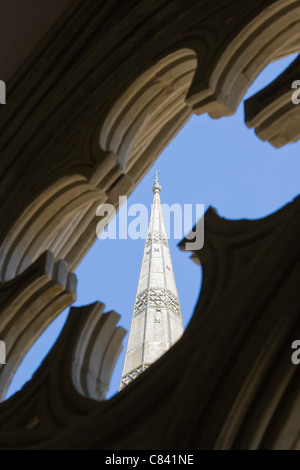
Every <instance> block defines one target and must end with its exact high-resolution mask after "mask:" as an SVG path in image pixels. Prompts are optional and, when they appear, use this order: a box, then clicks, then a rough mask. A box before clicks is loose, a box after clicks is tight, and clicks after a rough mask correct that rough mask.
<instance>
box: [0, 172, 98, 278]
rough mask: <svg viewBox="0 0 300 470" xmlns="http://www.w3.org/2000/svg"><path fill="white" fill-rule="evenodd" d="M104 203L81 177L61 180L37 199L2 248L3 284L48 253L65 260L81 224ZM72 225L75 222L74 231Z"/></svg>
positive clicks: (0, 258) (95, 190) (18, 221)
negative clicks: (94, 204)
mask: <svg viewBox="0 0 300 470" xmlns="http://www.w3.org/2000/svg"><path fill="white" fill-rule="evenodd" d="M105 199H106V195H105V193H104V192H103V191H101V190H100V189H98V188H97V187H95V186H93V185H91V184H89V183H88V181H87V180H86V178H84V177H82V176H79V175H74V176H69V177H65V178H62V179H60V180H59V181H57V182H56V183H54V184H53V185H52V186H50V187H49V188H48V189H47V190H45V191H44V192H43V193H42V194H40V195H39V196H38V197H37V198H35V199H34V201H33V202H32V203H31V204H30V205H29V206H28V207H27V209H26V210H25V211H24V212H23V214H22V215H21V217H20V218H19V219H18V220H17V221H16V222H15V224H14V225H13V227H12V228H11V230H10V231H9V232H8V234H7V236H6V238H5V240H4V242H3V243H2V246H1V248H0V266H1V280H2V282H5V281H8V280H10V279H13V278H14V276H16V275H18V274H20V273H21V272H23V271H24V270H25V269H26V268H28V266H30V265H31V263H32V262H34V261H35V260H36V259H37V258H38V257H39V256H40V255H41V254H42V253H43V252H44V251H45V250H46V249H47V250H49V251H53V253H54V254H55V256H56V257H57V258H59V257H62V256H61V255H62V254H63V249H64V247H65V245H66V244H68V243H70V241H71V240H72V239H74V237H75V236H76V230H77V229H79V228H82V226H81V225H80V222H81V224H82V223H83V220H82V219H83V218H84V215H85V213H86V212H87V210H88V209H89V207H90V206H91V204H92V203H93V202H95V201H97V203H98V204H99V203H100V202H103V201H104V200H105ZM74 219H75V220H77V222H75V221H74ZM70 221H73V224H72V226H71V227H70V225H69V224H70ZM70 239H71V240H70Z"/></svg>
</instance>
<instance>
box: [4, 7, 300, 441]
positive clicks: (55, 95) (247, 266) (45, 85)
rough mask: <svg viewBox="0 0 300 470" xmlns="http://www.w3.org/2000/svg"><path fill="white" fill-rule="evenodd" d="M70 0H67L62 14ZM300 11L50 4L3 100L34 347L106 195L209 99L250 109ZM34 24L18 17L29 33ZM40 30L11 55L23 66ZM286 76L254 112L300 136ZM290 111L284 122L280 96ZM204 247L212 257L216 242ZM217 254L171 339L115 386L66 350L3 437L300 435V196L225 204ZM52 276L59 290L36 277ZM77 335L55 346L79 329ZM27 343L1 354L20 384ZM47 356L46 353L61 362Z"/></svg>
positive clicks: (137, 173)
mask: <svg viewBox="0 0 300 470" xmlns="http://www.w3.org/2000/svg"><path fill="white" fill-rule="evenodd" d="M44 3H45V5H46V4H47V5H48V6H49V3H47V0H45V2H44ZM53 3H54V2H53ZM67 3H68V2H67V1H66V2H61V3H60V5H58V3H57V2H55V7H53V12H52V14H51V15H49V24H50V23H51V22H52V23H53V21H54V19H55V16H57V15H58V13H59V10H60V8H62V5H63V4H64V5H67ZM43 8H46V6H45V7H43ZM28 11H29V10H28ZM43 11H45V10H43ZM1 21H6V18H5V15H0V25H1ZM33 23H34V22H33ZM299 23H300V4H299V1H298V0H297V1H296V0H253V1H251V2H248V3H247V4H245V3H244V4H243V5H242V6H241V2H240V1H239V0H226V1H224V0H222V1H221V0H220V1H215V2H211V1H208V0H186V1H185V2H182V1H181V0H174V1H172V2H165V1H163V0H158V1H156V2H151V1H143V2H141V1H138V0H133V1H130V2H124V1H123V2H121V1H120V0H112V1H110V2H98V1H97V0H74V1H72V2H71V3H70V6H69V7H68V8H67V9H66V10H65V11H64V13H63V14H62V15H61V16H60V18H59V19H58V20H57V22H56V23H55V24H54V26H53V27H52V28H51V29H50V30H49V31H48V32H47V34H46V35H45V36H44V38H43V39H42V40H39V38H40V36H41V34H42V32H43V31H46V29H47V21H46V20H43V22H42V23H41V29H40V31H39V32H38V31H35V32H34V34H32V35H30V38H29V39H30V41H33V42H32V43H31V44H32V45H33V44H34V42H38V44H37V47H36V48H35V49H34V50H32V53H31V55H30V56H28V58H27V59H26V61H24V63H23V65H22V66H21V67H20V68H19V69H18V70H17V72H16V73H15V74H14V75H13V76H12V77H11V79H10V80H8V82H7V104H5V105H3V106H2V105H1V109H0V117H1V135H0V154H1V160H0V181H1V185H0V198H1V205H0V216H1V226H0V280H1V282H2V286H1V289H0V296H1V301H2V299H3V302H2V307H1V308H3V310H2V311H1V317H0V321H1V322H3V330H2V331H4V328H7V327H8V326H7V325H9V322H10V320H11V319H12V318H13V319H14V320H13V321H14V324H15V326H16V327H15V331H14V332H13V333H10V336H9V338H10V340H9V341H11V345H10V346H9V348H12V347H17V346H16V345H17V341H18V340H19V339H20V338H23V339H22V341H21V342H20V345H22V351H20V350H18V351H19V353H20V354H21V355H22V354H24V351H27V350H28V349H29V347H30V345H31V344H32V337H29V336H26V335H25V336H22V335H23V333H24V331H29V330H28V328H27V329H26V328H25V326H26V325H25V326H24V322H25V323H26V321H27V320H26V319H28V318H30V315H34V316H35V318H36V324H35V325H36V329H34V332H35V333H34V337H36V336H37V335H38V334H39V333H40V332H41V331H43V330H44V329H45V327H46V326H47V325H48V324H49V322H50V321H51V319H53V318H54V317H55V315H56V314H57V313H58V311H60V308H61V307H62V304H61V303H59V306H57V305H56V304H55V302H56V298H57V296H58V295H62V296H65V295H66V296H67V297H68V298H65V300H64V302H66V303H69V302H70V301H72V299H73V297H74V293H75V291H74V289H73V288H72V289H71V288H69V287H68V280H70V276H71V277H72V275H71V274H70V273H69V270H71V271H72V270H74V269H75V268H76V266H78V264H79V263H80V261H81V260H82V259H83V257H84V255H85V253H86V252H87V251H88V250H89V248H90V247H91V246H92V244H93V243H94V241H95V240H96V224H97V223H98V220H97V217H96V216H95V214H96V208H97V206H98V204H100V203H102V202H108V203H112V204H113V205H114V206H115V207H116V208H118V203H119V196H120V195H129V194H131V192H132V191H133V190H134V188H135V187H136V185H137V184H138V182H139V181H140V180H141V179H142V178H143V176H144V175H145V173H146V172H147V170H148V169H149V168H150V167H151V165H152V164H153V162H154V161H155V159H156V158H157V157H158V155H159V154H160V153H161V151H162V150H163V149H164V148H165V146H166V145H167V144H168V143H169V142H170V141H171V140H172V139H173V137H174V136H175V135H176V133H177V132H178V131H179V130H180V128H181V127H182V126H183V125H184V123H185V122H186V121H187V120H188V119H189V117H190V116H191V115H192V114H193V113H197V114H201V113H206V112H207V113H209V114H210V116H211V117H213V118H219V117H222V116H228V115H231V114H233V113H234V112H235V110H236V109H237V106H238V105H239V103H240V102H241V100H242V99H243V96H244V94H245V92H246V91H247V89H248V87H249V86H250V85H251V83H253V81H254V79H255V78H256V76H257V75H258V74H259V73H260V72H261V71H262V70H263V69H264V67H265V66H266V65H267V64H268V63H270V62H271V61H274V60H276V59H278V58H280V57H284V56H286V55H287V54H290V53H294V52H297V51H298V50H299ZM35 24H36V23H35ZM0 30H1V31H5V28H4V29H2V28H1V27H0ZM22 31H23V32H22V34H24V30H22ZM19 33H20V29H18V28H17V27H16V28H11V32H10V34H11V35H12V36H13V35H15V42H16V44H18V41H19V42H20V41H21V40H22V34H21V33H20V36H18V34H19ZM28 44H29V43H27V45H26V44H25V43H24V48H21V49H20V50H18V51H17V52H18V54H17V55H14V56H12V57H13V59H14V60H13V61H12V62H11V63H10V64H8V66H9V67H10V69H9V68H7V69H6V73H7V74H8V75H9V74H10V73H11V72H12V70H13V69H15V68H16V66H17V64H18V63H20V61H21V57H23V56H24V54H25V55H26V54H27V52H28V51H29V49H28V47H27V46H28ZM26 47H27V49H26ZM26 51H27V52H26ZM22 54H23V55H22ZM295 64H297V62H295ZM290 70H293V66H292V68H291V69H290ZM295 70H296V69H295ZM297 70H298V69H297ZM288 73H289V72H288ZM8 75H7V76H8ZM284 77H285V75H284V74H283V77H282V78H279V80H278V81H276V82H274V84H272V85H271V86H270V88H267V89H266V92H262V94H261V95H259V100H260V99H262V101H261V102H262V103H263V109H262V111H261V113H262V114H261V115H260V114H259V113H260V111H259V112H258V111H257V104H256V103H257V102H256V98H255V97H254V98H253V100H252V101H249V102H248V105H247V106H246V110H247V109H248V110H250V111H251V112H250V115H251V120H252V119H253V123H250V121H249V119H248V117H247V122H248V123H249V124H250V125H252V124H253V125H254V126H255V128H256V129H257V130H258V129H259V124H257V122H255V119H258V120H260V119H262V127H263V129H264V131H265V132H266V135H265V136H262V137H263V138H264V137H266V138H267V139H269V140H270V142H272V143H273V145H275V146H279V145H282V144H285V143H287V142H292V141H295V140H296V139H297V138H298V137H299V135H298V133H297V132H298V127H299V126H298V125H297V124H295V125H294V124H291V123H292V121H293V119H294V117H295V116H294V114H293V113H291V110H290V109H286V106H285V105H286V96H285V92H284V89H283V88H282V86H283V85H284V79H285V78H284ZM0 78H1V79H3V78H5V77H0ZM296 78H298V77H296ZM264 93H266V95H264ZM268 94H270V98H267V95H268ZM278 100H279V101H278ZM249 103H252V104H249ZM281 105H283V106H281ZM295 109H297V108H296V107H295ZM285 111H287V114H286V115H285V119H286V123H283V125H282V119H281V118H279V120H278V119H277V113H279V114H280V115H281V114H282V113H285ZM246 112H247V113H248V111H246ZM269 112H270V113H271V114H270V117H271V119H270V121H269V120H268V113H269ZM297 119H298V118H297ZM297 119H296V121H295V122H298V120H297ZM288 123H290V126H288ZM281 125H282V130H280V131H279V127H278V126H281ZM192 171H197V168H193V169H192ZM46 250H48V251H50V252H52V253H53V257H52V258H51V259H52V261H51V262H49V263H50V265H51V266H52V268H53V271H51V269H50V271H49V270H48V267H47V266H48V264H47V262H46V264H45V263H44V261H45V259H46V261H47V259H48V258H49V256H50V255H45V256H46V258H40V257H41V256H43V253H44V252H45V251H46ZM192 256H193V259H196V260H198V262H199V253H194V254H193V255H192ZM47 257H48V258H47ZM200 259H201V263H202V265H203V269H204V281H203V287H202V293H201V296H200V299H199V303H198V306H197V308H196V311H195V314H194V317H193V319H192V321H191V323H190V325H189V327H188V328H187V330H186V332H185V333H184V335H183V337H182V338H181V340H180V341H179V342H178V343H176V345H175V346H174V347H173V348H172V349H171V350H170V351H168V352H167V353H166V355H165V356H163V357H162V358H161V359H159V360H158V361H157V362H156V363H155V364H153V365H152V366H151V367H149V369H147V370H146V371H145V373H144V374H142V376H141V377H138V378H137V379H136V380H135V381H134V383H132V384H129V385H128V387H126V389H125V390H123V391H122V392H121V393H120V394H118V395H117V396H116V397H114V398H113V399H112V400H109V401H108V402H101V403H97V402H96V401H95V400H92V399H91V398H86V397H83V396H82V395H80V394H82V393H83V394H86V396H89V397H93V398H95V396H96V395H97V393H96V392H95V390H96V389H97V386H96V383H97V380H96V381H95V380H94V379H91V374H90V375H89V374H88V375H87V376H85V375H84V374H83V372H82V368H81V367H78V368H77V369H76V370H77V372H76V374H75V375H76V377H77V379H76V383H77V385H76V387H77V389H76V388H74V386H73V385H70V384H72V382H71V379H70V376H69V375H68V374H71V369H70V367H69V366H70V363H67V362H65V365H64V367H63V368H62V369H60V368H59V367H58V364H59V362H55V361H53V364H52V365H53V368H51V373H50V372H49V377H51V380H50V381H47V380H48V379H47V377H46V375H47V374H48V372H47V373H46V372H45V376H44V375H43V374H44V372H38V373H37V374H36V377H39V379H36V378H35V379H34V381H33V382H31V384H28V385H27V386H26V387H25V388H24V389H23V391H22V392H20V394H17V395H16V396H15V397H13V398H11V399H10V400H9V401H8V402H7V403H3V404H2V405H1V406H0V423H1V425H0V446H1V447H2V448H53V449H54V448H70V449H78V448H85V449H88V448H103V449H118V448H128V449H132V448H149V449H163V448H167V449H170V448H171V449H191V448H193V449H200V448H226V449H229V448H276V449H278V448H299V447H300V444H299V440H298V434H299V432H298V431H299V426H298V422H299V419H298V417H299V409H298V401H297V399H298V389H299V387H298V382H299V373H298V369H297V368H296V367H295V366H293V365H292V364H291V361H290V357H289V354H290V351H289V347H290V344H291V341H292V339H294V338H295V337H296V336H297V335H299V334H300V332H299V320H298V318H299V277H300V274H299V199H297V200H295V201H294V202H293V203H292V204H291V205H289V206H287V207H286V208H285V209H283V210H282V211H279V212H278V214H275V215H273V216H271V217H270V218H267V219H264V220H261V221H237V222H229V221H224V220H222V219H220V218H218V217H217V216H216V214H214V213H213V211H209V212H208V213H207V214H206V234H205V246H204V249H203V250H202V251H201V254H200ZM41 260H44V261H43V262H42V261H41ZM60 260H62V261H60ZM48 261H49V259H48ZM40 263H41V264H40ZM43 263H44V264H43ZM66 263H67V264H68V266H69V267H68V268H67V264H66ZM49 272H50V275H49ZM39 283H41V285H42V286H44V287H45V289H46V291H47V290H48V289H49V297H47V296H46V297H44V295H42V296H41V297H40V295H39V294H38V293H37V291H36V290H35V289H36V286H39ZM6 288H7V292H6ZM14 289H15V290H14ZM59 293H60V294H59ZM27 295H28V298H30V299H31V300H32V302H33V303H32V305H33V306H34V308H33V309H32V310H30V312H28V310H26V308H27V307H26V305H25V304H24V302H25V299H26V298H27V297H26V296H27ZM16 300H19V301H20V305H22V308H21V310H20V311H19V310H18V306H17V305H16ZM46 301H47V302H46ZM37 313H38V314H37ZM110 318H113V319H114V320H111V321H112V323H113V322H114V321H115V319H116V317H115V315H114V314H113V315H110ZM79 323H80V322H79ZM80 324H81V323H80ZM108 324H110V322H108ZM24 328H25V329H24ZM81 328H82V330H81V333H82V332H83V330H84V326H83V324H81ZM103 331H104V330H103ZM111 331H114V328H113V327H112V330H111ZM76 337H77V338H81V336H80V332H78V336H76ZM100 337H101V335H100ZM1 339H3V338H1ZM64 341H65V337H64V336H62V338H61V339H60V340H59V342H58V343H57V345H56V348H57V349H56V351H58V350H59V351H63V350H64V349H63V348H64V347H67V346H68V345H67V344H64ZM92 344H93V345H94V343H93V342H92ZM101 345H102V341H101ZM20 347H21V346H20ZM101 347H102V346H101ZM60 348H61V349H60ZM74 348H75V349H74V351H75V350H76V345H75V344H74ZM113 350H114V348H113ZM11 351H13V349H11ZM15 351H17V349H16V350H15ZM68 351H71V349H70V350H69V349H68ZM80 351H81V347H80V348H79V349H78V350H77V353H78V354H79V356H78V357H77V356H76V357H77V363H78V364H81V363H85V360H87V361H88V364H89V367H91V369H89V370H90V372H91V371H93V373H92V374H94V373H95V370H96V369H97V367H98V365H99V364H97V362H96V363H94V362H93V361H94V358H95V357H94V354H92V355H91V356H89V354H88V353H87V356H86V357H85V358H82V357H80ZM115 351H117V346H116V350H115ZM19 353H18V354H16V356H13V355H12V353H10V352H9V354H8V362H7V364H6V365H5V366H1V367H2V369H1V373H2V371H4V370H7V371H8V372H5V374H7V376H6V377H5V380H4V379H2V378H0V381H1V380H3V382H2V384H1V386H2V387H3V390H4V389H5V387H6V386H7V384H8V382H9V380H10V379H11V376H12V373H13V371H14V370H15V368H16V367H17V362H18V360H16V359H14V360H12V358H13V357H14V358H17V357H19ZM59 354H60V353H58V356H57V357H59ZM113 355H114V354H113ZM10 357H11V359H10ZM49 357H52V356H49ZM10 361H11V362H10ZM14 361H15V362H14ZM78 361H79V362H78ZM82 361H83V362H82ZM113 362H114V360H112V361H108V363H107V364H108V366H107V367H108V368H107V369H106V375H105V377H106V379H105V380H104V383H105V384H107V381H108V378H109V374H110V367H111V366H110V365H109V364H112V363H113ZM9 364H11V365H9ZM45 364H47V361H46V363H44V368H43V369H41V370H44V371H46V370H47V371H48V366H45ZM93 364H94V365H95V367H96V369H94V368H93V367H94V365H93ZM5 368H7V369H5ZM40 374H41V375H40ZM2 377H4V375H2ZM36 380H38V381H40V382H37V381H36ZM37 383H39V386H40V389H39V390H37V388H35V387H36V385H34V384H37ZM66 383H68V384H69V385H70V387H69V385H66ZM65 386H66V387H69V388H70V389H72V392H70V393H71V396H72V398H71V401H70V395H69V394H68V393H69V392H65V389H64V387H65ZM95 387H96V388H95ZM105 387H106V385H105V386H104V388H105ZM100 389H101V390H100V395H101V396H102V394H103V393H104V391H103V390H104V389H102V385H101V386H100ZM76 390H77V392H76ZM38 392H39V393H40V395H39V394H38ZM60 392H61V393H63V394H64V393H66V394H65V395H63V397H61V395H60ZM60 400H61V401H60ZM25 404H26V406H25ZM31 404H32V405H31ZM128 410H130V412H128ZM52 413H53V414H52ZM53 416H54V417H53ZM116 423H117V424H116ZM179 431H180V432H179Z"/></svg>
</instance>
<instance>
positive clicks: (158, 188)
mask: <svg viewBox="0 0 300 470" xmlns="http://www.w3.org/2000/svg"><path fill="white" fill-rule="evenodd" d="M159 173H160V171H158V170H156V171H155V175H153V179H154V184H153V186H152V191H153V192H154V194H155V193H160V192H161V186H160V184H159V179H158V175H159Z"/></svg>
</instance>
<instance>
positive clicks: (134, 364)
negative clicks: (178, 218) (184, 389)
mask: <svg viewBox="0 0 300 470" xmlns="http://www.w3.org/2000/svg"><path fill="white" fill-rule="evenodd" d="M159 173H160V172H158V171H156V173H155V175H154V176H153V178H154V184H153V187H152V190H153V193H154V194H153V204H152V209H151V217H150V222H149V228H148V233H147V239H146V243H145V248H144V254H143V260H142V267H141V271H140V277H139V282H138V287H137V293H136V298H135V304H134V309H133V314H132V320H131V327H130V332H129V338H128V344H127V349H126V356H125V361H124V366H123V372H122V378H121V383H120V390H121V389H122V388H124V387H125V386H126V385H128V384H129V383H130V382H131V381H132V380H134V379H135V378H136V377H137V376H138V375H140V374H141V373H142V372H143V371H144V370H145V369H147V367H149V366H150V365H151V364H152V363H153V362H155V361H156V360H157V359H158V358H159V357H160V356H162V355H163V354H164V353H165V352H166V351H167V350H168V349H170V347H171V346H172V345H173V344H174V343H175V342H176V341H177V340H178V339H179V338H180V336H181V335H182V333H183V331H184V328H183V321H182V315H181V310H180V306H179V301H178V294H177V289H176V284H175V277H174V272H173V266H172V261H171V255H170V250H169V245H168V239H167V234H166V229H165V224H164V220H163V215H162V210H161V203H160V192H161V186H160V184H159V179H158V174H159Z"/></svg>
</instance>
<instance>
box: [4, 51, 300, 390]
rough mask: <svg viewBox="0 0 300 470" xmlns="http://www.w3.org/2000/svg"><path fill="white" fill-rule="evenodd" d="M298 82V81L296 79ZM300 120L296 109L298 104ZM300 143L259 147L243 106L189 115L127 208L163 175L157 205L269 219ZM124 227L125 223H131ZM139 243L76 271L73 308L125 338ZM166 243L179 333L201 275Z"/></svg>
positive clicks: (280, 66) (27, 371)
mask: <svg viewBox="0 0 300 470" xmlns="http://www.w3.org/2000/svg"><path fill="white" fill-rule="evenodd" d="M293 58H294V57H289V58H286V59H282V60H280V61H278V62H275V63H273V64H271V65H269V66H268V67H267V68H266V69H265V70H264V71H263V72H262V73H261V75H260V76H259V77H258V78H257V79H256V81H255V82H254V84H253V85H252V87H251V88H250V89H249V90H248V92H247V94H246V96H245V98H247V97H250V96H251V95H253V94H254V93H256V92H257V91H258V90H260V89H261V88H263V87H264V86H265V85H267V84H268V83H270V81H272V80H273V79H274V78H275V77H276V76H277V75H278V74H279V73H281V72H282V70H284V69H285V68H286V67H287V66H288V65H289V64H290V63H291V61H292V60H293ZM295 79H300V77H295ZM299 113H300V105H299ZM299 150H300V143H296V144H292V145H287V146H285V147H283V148H282V149H275V148H273V147H272V146H271V145H270V144H269V143H267V142H262V141H260V140H259V139H258V138H257V137H256V135H255V133H254V131H253V130H252V129H251V130H250V129H248V128H247V127H246V125H245V124H244V111H243V103H242V104H241V105H240V107H239V108H238V110H237V112H236V113H235V115H234V116H232V117H227V118H222V119H219V120H213V119H211V118H210V117H208V116H207V115H204V116H193V117H192V118H191V119H190V121H189V122H188V123H187V124H186V125H185V126H184V128H183V129H182V130H181V131H180V133H179V134H178V135H177V136H176V137H175V139H174V140H173V141H172V142H171V143H170V145H169V146H168V147H167V148H166V150H165V151H164V152H163V153H162V155H161V156H160V157H159V158H158V160H157V162H156V164H155V167H153V168H152V169H151V170H150V172H149V173H148V174H147V175H146V176H145V178H144V179H143V181H142V182H141V183H140V184H139V186H138V187H137V188H136V190H135V191H134V193H133V194H132V195H131V197H130V198H129V199H128V205H130V204H134V203H143V204H146V205H147V207H148V208H149V211H150V206H151V203H152V197H153V193H152V190H151V188H152V184H153V178H152V175H153V173H154V170H155V169H159V170H160V171H161V174H160V184H161V186H162V192H161V201H162V203H167V204H169V205H172V204H174V203H180V204H194V205H195V204H200V203H201V204H204V205H205V210H206V209H207V208H208V207H209V206H214V207H215V208H216V209H217V211H218V213H219V214H220V215H221V216H223V217H226V218H228V219H240V218H248V219H256V218H261V217H265V216H267V215H269V214H270V213H272V212H274V211H276V210H278V209H279V208H280V207H282V206H283V205H285V204H286V203H288V202H289V201H291V200H292V199H293V198H294V197H295V196H297V195H298V194H299V181H300V158H299V153H300V152H299ZM129 222H130V219H129ZM144 243H145V241H144V240H130V239H128V240H98V241H97V242H96V243H95V245H94V246H93V248H92V249H91V250H90V251H89V253H88V255H87V256H86V258H85V259H84V260H83V262H82V263H81V265H80V266H79V268H78V269H77V271H76V274H77V277H78V295H77V301H76V302H75V304H74V305H78V306H79V305H87V304H90V303H93V302H95V301H96V300H100V301H101V302H103V303H104V304H105V305H106V309H105V311H109V310H115V311H116V312H118V313H119V314H120V315H121V317H122V318H121V320H120V322H119V325H121V326H123V327H124V328H125V329H126V330H127V331H128V330H129V327H130V321H131V315H132V310H133V305H134V300H135V294H136V288H137V283H138V277H139V271H140V267H141V261H142V255H143V248H144ZM177 244H178V240H174V239H172V238H171V239H170V240H169V246H170V250H171V256H172V262H173V267H174V272H175V279H176V283H177V289H178V295H179V301H180V305H181V310H182V315H183V320H184V324H185V326H186V325H187V323H188V322H189V320H190V318H191V315H192V312H193V309H194V306H195V303H196V301H197V299H198V295H199V290H200V286H201V268H199V266H196V264H195V263H193V262H192V261H191V260H190V259H189V258H190V254H189V253H184V252H182V251H180V250H179V249H178V247H177ZM66 317H67V311H65V312H63V313H62V314H61V315H60V316H59V317H58V318H57V319H56V320H55V322H53V323H52V325H50V327H49V328H48V329H47V330H46V331H45V333H44V334H43V335H42V336H41V338H40V339H39V340H38V341H37V342H36V344H35V345H34V346H33V348H32V349H31V350H30V351H29V353H28V354H27V356H26V357H25V359H24V361H23V363H22V364H21V366H20V367H19V369H18V371H17V373H16V375H15V377H14V379H13V382H12V383H11V386H10V388H9V391H8V396H11V395H12V394H13V393H15V391H17V390H19V389H20V387H21V386H22V385H23V384H24V383H25V382H26V381H27V380H29V379H30V377H31V375H32V373H33V372H34V370H35V369H36V368H37V367H38V365H39V364H40V362H41V361H42V359H43V358H44V357H45V355H46V354H47V352H48V351H49V349H50V348H51V346H52V344H53V342H54V341H55V339H56V338H57V336H58V334H59V332H60V330H61V328H62V326H63V324H64V322H65V320H66ZM127 338H128V336H126V337H125V339H124V340H123V344H124V348H123V351H122V354H121V356H120V358H119V360H118V362H117V365H116V367H115V370H114V373H113V377H112V381H111V387H110V390H109V393H108V397H110V396H112V395H113V394H115V393H116V392H117V390H118V387H119V382H120V376H121V371H122V365H123V361H124V354H125V348H126V344H127Z"/></svg>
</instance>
